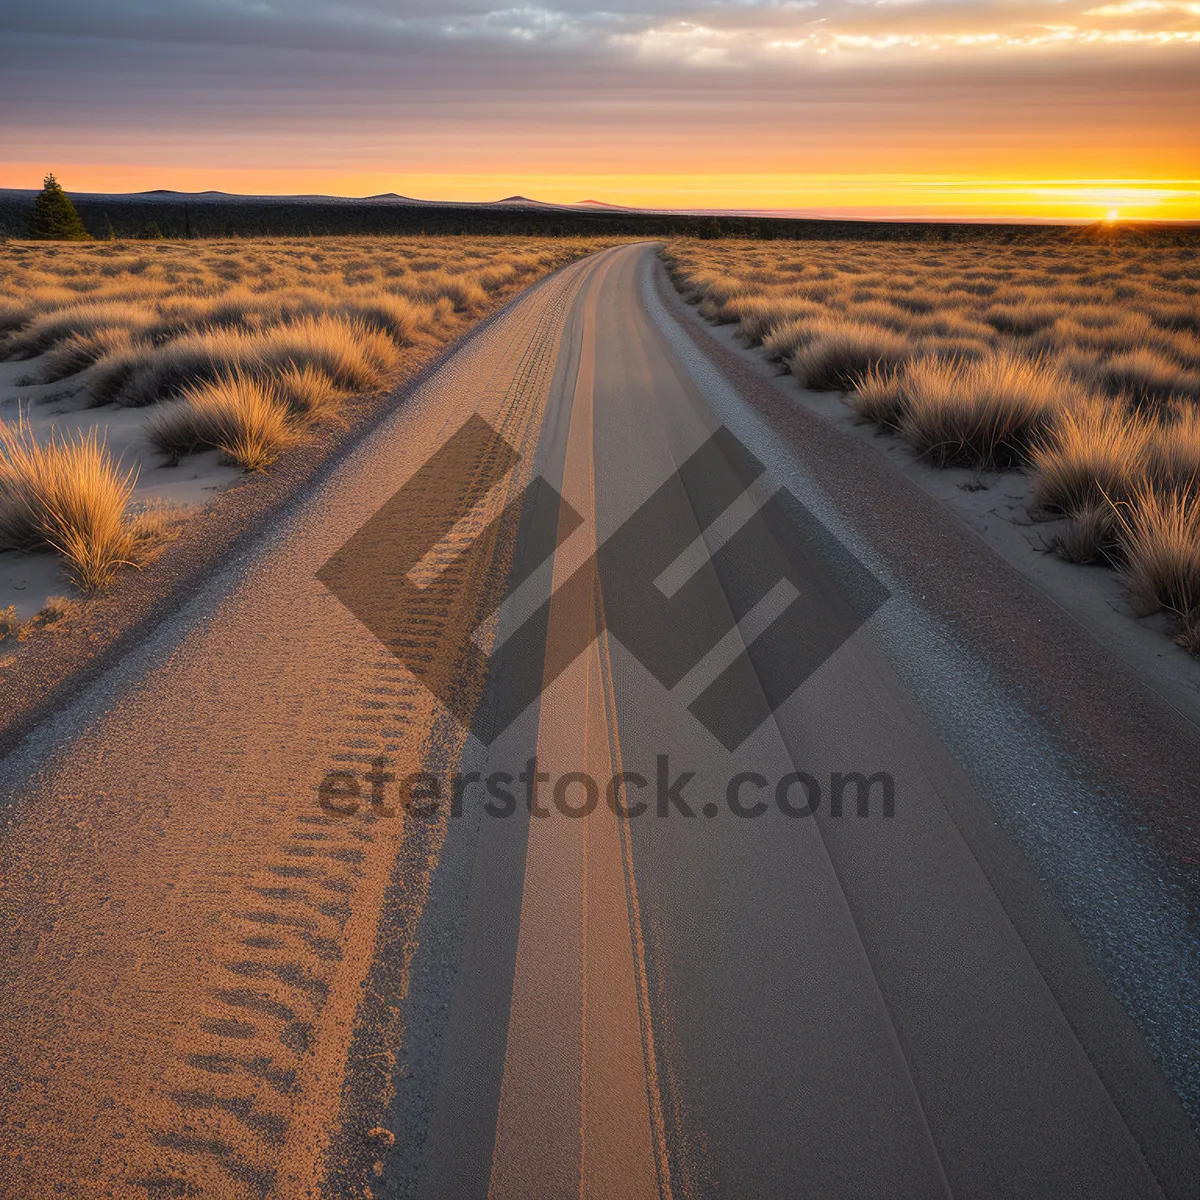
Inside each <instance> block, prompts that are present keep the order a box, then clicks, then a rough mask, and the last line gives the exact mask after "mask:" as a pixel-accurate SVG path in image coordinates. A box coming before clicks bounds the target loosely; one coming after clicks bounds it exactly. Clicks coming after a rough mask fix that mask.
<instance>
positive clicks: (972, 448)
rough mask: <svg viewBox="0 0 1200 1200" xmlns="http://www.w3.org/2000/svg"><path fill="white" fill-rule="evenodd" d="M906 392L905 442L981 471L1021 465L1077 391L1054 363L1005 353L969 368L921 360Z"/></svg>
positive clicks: (908, 376)
mask: <svg viewBox="0 0 1200 1200" xmlns="http://www.w3.org/2000/svg"><path fill="white" fill-rule="evenodd" d="M903 389H904V404H903V413H902V415H901V418H900V434H901V436H902V437H903V438H904V440H905V441H906V442H908V444H909V445H910V446H912V448H913V449H914V450H915V451H916V452H917V453H918V454H920V455H922V456H923V457H925V458H929V459H932V460H933V461H934V462H937V463H941V464H943V465H946V464H952V463H954V464H962V465H968V466H978V467H1011V466H1015V465H1017V464H1019V463H1021V462H1022V461H1024V459H1025V458H1026V456H1027V455H1028V453H1029V451H1030V447H1031V446H1032V445H1033V444H1034V442H1035V441H1036V440H1037V439H1038V438H1040V437H1041V436H1043V435H1044V434H1045V433H1046V431H1047V430H1048V428H1049V427H1050V424H1051V422H1052V420H1053V418H1054V416H1055V414H1056V413H1057V412H1058V411H1059V410H1060V409H1061V408H1062V407H1063V406H1064V404H1066V403H1067V402H1069V401H1070V400H1071V399H1072V398H1073V396H1072V392H1073V390H1074V389H1073V385H1072V384H1071V383H1070V381H1069V380H1067V379H1066V377H1065V376H1064V375H1063V374H1062V373H1061V372H1059V371H1058V370H1056V369H1055V368H1053V367H1052V366H1049V365H1048V364H1046V363H1044V362H1042V361H1040V360H1037V359H1033V360H1031V359H1027V358H1023V357H1021V356H1019V355H1016V354H1013V353H1010V352H1007V351H999V352H997V353H994V354H992V355H990V356H989V357H987V358H983V359H978V360H975V361H972V362H966V363H960V362H957V361H955V360H953V359H940V358H924V359H920V360H918V361H917V362H915V363H912V364H911V365H910V366H909V367H908V368H907V369H906V370H905V372H904V376H903Z"/></svg>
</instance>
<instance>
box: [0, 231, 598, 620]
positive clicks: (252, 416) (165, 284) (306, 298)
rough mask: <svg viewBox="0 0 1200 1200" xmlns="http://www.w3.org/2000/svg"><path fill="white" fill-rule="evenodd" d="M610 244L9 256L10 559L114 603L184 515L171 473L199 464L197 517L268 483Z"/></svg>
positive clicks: (5, 496)
mask: <svg viewBox="0 0 1200 1200" xmlns="http://www.w3.org/2000/svg"><path fill="white" fill-rule="evenodd" d="M601 244H603V243H600V242H597V241H593V240H585V239H578V238H574V239H572V238H547V239H531V238H520V237H425V238H321V239H316V238H309V239H268V240H261V241H241V240H228V241H177V242H167V241H158V242H132V243H124V242H92V243H32V242H30V243H9V244H8V245H7V246H6V247H5V249H4V253H3V255H2V256H0V370H2V371H4V372H6V374H5V375H4V376H3V377H2V378H0V552H2V551H8V550H13V551H30V550H38V549H52V550H53V551H55V552H57V553H58V554H60V555H61V556H62V557H63V559H64V560H65V564H66V567H67V571H68V575H69V577H70V580H71V582H72V583H73V584H74V585H75V586H76V587H78V588H81V589H84V590H87V589H94V588H96V587H99V586H102V585H103V584H104V583H105V582H107V581H108V580H109V579H110V578H111V577H112V575H113V573H114V572H115V571H116V570H118V569H119V567H120V566H121V565H122V564H125V563H136V562H138V561H140V560H141V559H142V558H144V555H145V553H146V544H147V543H148V542H149V541H150V540H152V539H150V538H149V537H147V536H146V531H147V530H148V529H149V528H150V527H151V526H154V525H155V523H156V521H157V522H158V524H161V523H162V522H161V517H160V516H156V515H155V511H154V502H155V501H156V500H157V499H160V496H159V492H162V491H164V489H167V493H166V495H167V498H169V499H172V500H178V499H179V496H178V495H176V494H175V493H174V492H170V491H169V489H170V487H171V486H173V485H172V484H171V473H170V470H169V467H170V465H171V464H178V463H181V462H182V461H183V460H185V458H186V463H187V467H188V471H189V472H190V474H189V479H191V480H193V483H192V484H191V490H190V491H184V492H181V494H182V495H183V498H184V501H185V502H193V501H197V500H199V499H202V498H203V497H204V494H205V493H210V492H211V491H212V490H214V489H215V488H216V487H218V486H220V485H221V484H222V483H225V482H228V481H229V480H230V478H231V475H230V473H229V465H228V464H230V463H233V464H236V465H237V466H238V467H240V468H242V469H244V470H249V471H255V470H261V469H264V468H267V467H269V466H270V464H271V463H272V462H273V461H274V460H275V459H276V458H277V457H278V455H279V454H281V453H282V452H284V451H285V450H286V449H287V447H289V446H290V445H292V444H294V443H295V442H297V441H298V440H301V439H302V438H303V437H304V436H305V432H306V431H307V430H309V429H311V428H312V427H313V426H314V425H316V424H318V423H321V422H328V421H331V420H336V419H337V417H338V413H339V410H340V409H341V408H342V406H343V405H344V403H345V402H346V400H347V398H348V397H350V396H353V395H360V394H364V393H371V392H378V391H380V390H383V389H386V388H389V387H391V386H393V385H394V384H395V383H396V382H397V381H398V380H399V379H400V378H402V377H403V375H404V373H405V371H406V370H408V369H409V368H410V367H411V366H412V365H414V364H415V363H416V362H418V361H419V360H420V359H421V358H422V352H424V355H425V356H427V354H428V352H429V351H430V350H431V349H433V348H436V347H437V346H439V345H441V344H444V343H445V342H447V341H449V340H450V339H451V338H452V337H454V336H456V335H457V334H459V333H461V332H463V330H464V329H466V328H467V327H468V326H469V325H470V324H472V323H473V322H474V321H476V320H477V319H478V318H479V316H480V314H481V313H482V312H483V311H485V309H487V308H488V307H490V306H491V305H492V304H493V303H494V302H495V301H496V300H497V299H499V298H503V297H505V296H507V295H510V294H512V293H514V292H516V291H517V290H519V289H521V288H523V287H525V286H527V285H528V284H530V283H532V282H533V281H534V280H536V279H537V278H539V277H540V276H542V275H545V274H547V273H548V272H549V271H551V270H553V269H554V268H556V267H558V266H560V265H562V264H563V263H566V262H568V261H570V260H572V259H574V258H577V257H579V256H581V255H583V254H585V253H589V252H590V251H592V250H594V249H597V248H599V246H600V245H601ZM164 467H166V468H168V469H166V470H164ZM222 471H223V472H224V474H222V473H221V472H222ZM179 477H180V473H179V472H178V471H176V472H175V478H179ZM156 485H161V486H156ZM147 506H149V508H150V513H149V515H148V516H147V515H140V516H139V515H138V514H137V512H136V510H137V509H139V508H142V509H145V508H147ZM7 605H8V600H7V599H6V597H5V596H3V595H0V609H4V610H6V611H7Z"/></svg>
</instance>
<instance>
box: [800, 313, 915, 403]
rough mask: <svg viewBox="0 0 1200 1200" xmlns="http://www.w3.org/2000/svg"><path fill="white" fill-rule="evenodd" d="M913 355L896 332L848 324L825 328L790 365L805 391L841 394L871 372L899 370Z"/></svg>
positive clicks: (829, 325)
mask: <svg viewBox="0 0 1200 1200" xmlns="http://www.w3.org/2000/svg"><path fill="white" fill-rule="evenodd" d="M910 353H911V347H910V346H909V343H908V341H907V340H906V339H905V338H904V337H903V336H901V335H900V334H898V333H896V332H894V331H893V330H891V329H885V328H884V327H883V326H881V325H867V324H865V323H863V322H859V321H847V322H845V323H843V324H838V325H832V324H826V325H823V326H822V327H821V328H820V329H819V330H818V331H817V333H816V336H815V337H814V338H813V339H812V341H810V342H809V343H808V344H807V345H805V346H803V347H802V348H801V349H799V350H797V351H796V353H795V354H794V355H793V356H792V357H791V359H790V360H789V363H788V365H789V367H790V368H791V370H792V374H794V375H795V376H796V377H797V378H798V379H799V380H800V382H801V383H802V384H804V386H805V387H807V388H812V389H813V390H814V391H818V392H841V391H847V390H848V389H849V388H852V387H853V386H854V384H855V382H856V381H857V380H858V379H860V378H861V377H862V376H863V375H864V374H866V373H867V372H868V371H872V370H881V369H883V370H886V369H888V368H893V369H894V368H895V367H898V366H899V365H900V364H901V363H903V362H904V361H905V360H906V359H907V358H908V356H909V354H910Z"/></svg>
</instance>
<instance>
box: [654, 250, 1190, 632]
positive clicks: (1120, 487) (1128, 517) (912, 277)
mask: <svg viewBox="0 0 1200 1200" xmlns="http://www.w3.org/2000/svg"><path fill="white" fill-rule="evenodd" d="M666 256H667V260H668V264H669V266H670V269H671V271H672V275H673V277H674V279H675V282H676V285H677V286H678V287H679V289H680V290H681V291H682V292H683V293H684V295H685V296H687V297H688V298H690V299H692V300H693V301H695V302H698V303H699V305H700V308H701V311H702V313H703V314H704V315H705V316H706V317H708V318H709V319H710V320H713V321H715V322H719V323H734V322H736V323H737V324H738V325H739V327H740V330H741V332H742V334H743V335H744V337H745V339H746V341H747V342H748V343H749V344H750V345H754V346H762V347H763V349H764V350H765V352H766V353H767V354H768V355H769V356H770V357H771V358H773V359H776V360H778V361H779V362H781V363H782V364H784V365H785V366H786V368H787V369H788V370H789V371H791V373H792V374H794V375H795V376H796V378H797V379H798V380H799V382H800V384H801V385H802V386H803V387H805V388H808V389H812V390H817V391H831V390H832V391H845V392H846V393H847V397H846V398H847V402H848V403H849V404H850V405H851V406H852V407H853V408H854V410H855V411H856V412H857V413H858V414H859V416H861V418H862V419H863V420H865V421H870V422H873V423H875V424H876V425H878V426H879V427H881V428H883V429H886V430H889V431H891V432H893V433H894V434H895V435H896V436H898V437H900V438H902V439H903V440H904V441H905V442H906V443H907V444H908V445H909V446H910V447H911V448H912V449H913V451H914V452H916V453H917V454H919V455H921V456H922V457H924V458H926V459H928V460H930V461H932V462H934V463H937V464H942V465H963V466H973V467H977V468H980V469H1001V470H1003V469H1017V470H1025V471H1028V472H1031V473H1032V476H1033V486H1034V496H1035V507H1036V509H1037V510H1039V511H1040V512H1043V513H1046V514H1055V515H1061V516H1066V517H1068V518H1069V519H1070V524H1069V526H1068V528H1067V532H1066V533H1064V534H1062V535H1061V536H1059V537H1058V538H1057V540H1056V544H1055V545H1056V549H1057V550H1058V552H1059V553H1060V554H1062V555H1063V556H1064V557H1066V558H1069V559H1071V560H1072V561H1077V562H1097V561H1098V562H1106V563H1109V564H1111V565H1113V566H1115V567H1116V568H1117V569H1119V570H1120V571H1122V572H1123V574H1124V577H1125V579H1126V582H1127V584H1128V587H1129V593H1130V599H1131V602H1132V605H1133V607H1134V610H1135V611H1136V612H1137V613H1139V614H1149V613H1152V612H1155V611H1165V612H1167V613H1168V614H1170V615H1171V616H1172V617H1173V618H1175V619H1176V621H1177V623H1178V629H1179V638H1180V641H1181V643H1182V644H1183V645H1185V646H1186V647H1187V648H1188V649H1189V650H1191V651H1192V652H1193V653H1200V262H1198V261H1197V259H1196V257H1195V254H1194V252H1193V251H1192V250H1190V249H1187V248H1185V247H1178V246H1172V245H1167V244H1164V245H1152V244H1141V245H1137V244H1129V243H1121V242H1114V243H1111V244H1105V243H1103V242H1097V241H1089V242H1083V241H1080V242H1079V243H1078V244H1063V245H1055V246H1040V247H1032V246H1005V245H999V244H997V245H988V244H986V243H983V244H980V243H974V244H968V245H938V246H929V245H921V244H916V243H913V244H907V245H906V244H879V243H866V242H863V243H857V244H856V243H850V242H837V243H824V244H820V243H809V244H803V245H794V244H793V245H788V244H784V243H780V242H750V241H722V242H712V241H707V242H706V241H675V242H672V243H671V244H670V246H669V248H668V251H667V255H666ZM1035 515H1037V514H1036V513H1035Z"/></svg>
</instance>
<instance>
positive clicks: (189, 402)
mask: <svg viewBox="0 0 1200 1200" xmlns="http://www.w3.org/2000/svg"><path fill="white" fill-rule="evenodd" d="M289 417H290V413H289V410H288V406H287V403H286V401H284V400H283V399H282V398H281V397H280V396H279V395H278V393H277V392H276V391H275V389H274V388H273V387H272V386H271V385H270V384H268V383H264V382H263V381H262V380H259V379H255V378H253V377H252V376H248V375H243V374H241V373H239V372H237V371H234V372H231V373H230V374H228V375H226V376H223V377H221V378H219V379H216V380H213V381H212V382H210V383H202V384H196V385H195V386H193V387H191V388H188V389H187V390H186V391H185V392H184V394H183V397H182V399H180V400H177V401H175V402H174V403H172V404H170V405H164V406H163V407H162V408H160V409H159V410H158V411H156V412H155V413H154V414H153V415H152V416H151V418H150V421H149V423H148V424H147V427H146V432H147V436H148V437H149V439H150V443H151V445H153V446H155V447H156V448H157V449H159V450H161V451H162V452H163V453H164V454H167V455H169V456H170V457H171V458H173V459H175V460H178V459H179V458H181V457H182V456H183V455H185V454H191V453H194V452H195V451H197V450H208V449H217V450H220V451H221V452H222V453H223V454H224V455H225V456H226V457H227V458H229V459H231V460H232V461H233V462H235V463H237V464H238V465H239V466H241V467H244V468H245V469H246V470H247V471H262V470H265V469H266V468H267V467H269V466H270V465H271V463H273V462H274V461H275V459H276V458H278V457H279V453H280V451H281V450H282V449H283V448H284V447H285V446H287V445H289V444H290V443H291V442H293V441H294V440H295V438H296V430H295V428H294V426H293V424H292V423H291V421H290V420H289Z"/></svg>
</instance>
